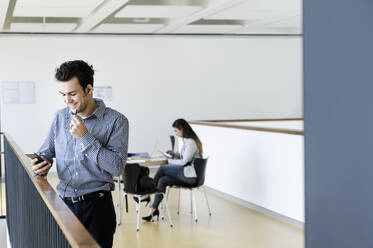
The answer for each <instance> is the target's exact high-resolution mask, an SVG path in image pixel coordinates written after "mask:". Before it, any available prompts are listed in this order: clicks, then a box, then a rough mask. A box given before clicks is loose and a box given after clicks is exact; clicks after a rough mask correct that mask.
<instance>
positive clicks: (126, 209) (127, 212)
mask: <svg viewBox="0 0 373 248" xmlns="http://www.w3.org/2000/svg"><path fill="white" fill-rule="evenodd" d="M125 199H126V213H128V197H127V194H126V196H125Z"/></svg>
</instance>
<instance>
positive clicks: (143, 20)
mask: <svg viewBox="0 0 373 248" xmlns="http://www.w3.org/2000/svg"><path fill="white" fill-rule="evenodd" d="M132 20H133V22H149V20H150V19H149V18H133V19H132Z"/></svg>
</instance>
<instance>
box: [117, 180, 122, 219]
mask: <svg viewBox="0 0 373 248" xmlns="http://www.w3.org/2000/svg"><path fill="white" fill-rule="evenodd" d="M117 182H118V210H119V211H118V212H119V221H118V226H119V225H120V224H121V223H122V204H121V203H122V199H121V194H120V176H118V181H117Z"/></svg>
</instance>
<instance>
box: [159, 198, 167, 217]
mask: <svg viewBox="0 0 373 248" xmlns="http://www.w3.org/2000/svg"><path fill="white" fill-rule="evenodd" d="M159 209H160V211H159V214H160V215H161V216H159V217H161V220H164V216H165V213H164V212H165V211H166V209H164V208H163V204H162V202H160V203H159Z"/></svg>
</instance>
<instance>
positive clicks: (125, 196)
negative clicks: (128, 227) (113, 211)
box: [118, 192, 128, 226]
mask: <svg viewBox="0 0 373 248" xmlns="http://www.w3.org/2000/svg"><path fill="white" fill-rule="evenodd" d="M125 199H127V194H126V192H124V193H123V199H122V200H121V201H122V202H121V205H120V209H119V222H118V226H120V225H121V224H122V206H123V201H124V200H125ZM118 206H119V204H118ZM126 207H127V205H126ZM126 210H127V213H128V209H126Z"/></svg>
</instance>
